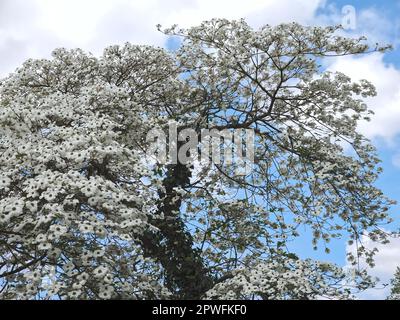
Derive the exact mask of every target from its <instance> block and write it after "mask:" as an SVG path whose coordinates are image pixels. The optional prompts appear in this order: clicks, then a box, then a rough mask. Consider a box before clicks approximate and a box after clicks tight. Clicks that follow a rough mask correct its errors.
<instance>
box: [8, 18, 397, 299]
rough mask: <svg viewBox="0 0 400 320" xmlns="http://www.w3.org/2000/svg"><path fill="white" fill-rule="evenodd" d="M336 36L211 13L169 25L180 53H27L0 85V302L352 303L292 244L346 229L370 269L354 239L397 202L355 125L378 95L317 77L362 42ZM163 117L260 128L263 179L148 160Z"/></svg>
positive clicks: (194, 124)
mask: <svg viewBox="0 0 400 320" xmlns="http://www.w3.org/2000/svg"><path fill="white" fill-rule="evenodd" d="M336 29H337V28H333V27H330V28H319V27H316V28H311V27H302V26H300V25H298V24H285V25H279V26H277V27H270V26H265V27H263V28H261V29H260V30H257V31H254V30H252V29H251V28H250V27H249V26H248V25H247V24H246V23H245V22H244V21H233V22H229V21H226V20H212V21H209V22H205V23H203V24H202V25H201V26H199V27H195V28H191V29H189V30H178V29H176V28H172V29H169V30H166V31H165V32H167V33H168V34H174V35H178V36H181V37H183V43H182V45H181V47H180V48H179V49H178V50H177V51H175V52H167V51H164V50H163V49H160V48H153V47H148V46H135V45H131V44H126V45H125V46H123V47H119V46H111V47H109V48H107V49H105V51H104V54H103V56H101V57H99V58H96V57H94V56H92V55H90V54H86V53H84V52H82V51H81V50H79V49H77V50H66V49H57V50H55V51H54V52H53V58H52V59H51V60H28V61H26V62H25V63H24V65H23V66H22V67H20V68H19V69H18V70H17V71H16V72H15V73H13V74H11V75H10V76H9V77H7V78H6V79H4V80H3V81H2V82H1V86H0V164H1V167H0V297H1V298H5V299H25V298H29V299H58V298H61V299H110V298H117V299H154V298H171V297H172V298H206V299H210V298H212V299H221V298H223V299H225V298H228V299H236V298H240V299H252V298H263V299H314V298H318V297H326V298H346V297H349V296H350V291H349V290H347V289H346V288H345V287H346V281H345V280H346V279H345V278H347V276H346V274H345V273H343V271H342V270H339V268H337V267H335V266H332V265H329V264H323V263H319V262H313V261H310V260H305V261H303V260H300V259H298V258H297V257H296V256H295V255H294V254H292V253H290V252H287V248H286V243H287V241H289V240H292V239H294V238H295V237H297V236H298V229H299V227H300V226H302V225H308V226H309V227H310V228H311V229H312V230H313V234H314V240H313V243H314V246H315V247H316V248H317V247H318V245H321V243H322V244H323V246H324V247H325V248H326V250H327V251H328V250H329V241H330V240H331V238H334V237H340V236H341V235H343V234H350V236H351V238H352V241H354V242H356V243H357V246H358V248H359V250H358V253H357V254H360V255H366V256H367V257H368V259H369V261H370V262H371V263H372V257H371V254H372V253H373V252H369V251H367V250H365V248H364V247H363V244H362V242H361V241H360V235H361V234H362V233H363V232H364V231H365V230H368V231H369V234H370V237H371V239H372V240H374V241H380V242H385V240H386V234H385V232H383V231H382V230H381V229H380V228H379V226H380V225H381V224H382V223H385V222H387V221H388V217H387V213H386V212H387V210H388V206H389V205H390V204H391V201H390V200H388V199H387V198H385V197H384V196H383V194H382V192H381V191H380V190H378V189H376V188H375V187H374V185H373V183H374V181H375V179H376V178H377V176H378V173H379V171H380V169H379V167H378V163H379V159H377V157H376V155H375V152H374V148H373V146H371V145H370V143H369V142H368V141H367V140H366V139H365V138H364V137H363V136H361V135H360V134H358V133H357V131H356V128H357V121H358V120H360V119H365V118H367V117H369V115H370V112H369V111H368V109H367V106H366V105H365V103H364V102H363V100H362V98H363V97H367V96H371V95H374V94H375V91H374V87H373V86H372V84H370V83H368V82H367V81H361V82H359V83H353V82H351V79H349V78H348V77H346V76H345V75H344V74H341V73H330V72H324V73H322V74H320V71H319V67H318V59H321V58H324V57H326V56H331V55H349V54H361V53H366V52H367V51H368V50H369V49H368V47H367V46H366V45H365V44H363V39H346V38H342V37H338V36H336V35H335V31H336ZM377 50H384V48H378V49H377ZM169 120H174V121H176V122H177V123H178V124H180V126H181V128H180V129H183V128H185V127H188V128H193V129H196V130H200V129H202V128H208V129H213V128H215V129H235V128H248V129H253V130H254V131H255V133H256V145H255V147H256V148H255V163H254V168H253V171H252V172H251V173H249V175H247V176H245V177H243V176H235V175H233V174H232V172H233V171H232V170H231V169H229V168H226V167H225V166H223V165H221V166H220V165H216V164H215V165H211V166H207V167H204V168H200V170H198V172H196V177H195V179H193V177H192V171H193V167H190V165H189V166H183V165H180V164H176V165H164V164H158V163H154V162H152V161H150V159H149V158H148V157H147V155H146V148H147V142H146V134H147V132H148V131H149V130H150V129H153V128H154V127H159V128H165V127H166V126H167V123H168V121H169ZM344 144H348V145H349V146H350V147H351V148H352V150H353V151H354V152H353V154H349V153H347V152H345V151H344V147H343V145H344ZM191 178H192V179H191ZM350 259H353V261H354V263H356V262H357V257H350ZM370 283H371V279H369V278H368V276H367V275H365V274H364V273H362V272H361V271H360V272H359V273H358V274H356V276H355V277H351V285H352V286H355V287H358V288H365V287H367V286H368V284H370Z"/></svg>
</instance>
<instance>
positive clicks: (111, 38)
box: [0, 0, 324, 76]
mask: <svg viewBox="0 0 400 320" xmlns="http://www.w3.org/2000/svg"><path fill="white" fill-rule="evenodd" d="M323 3H324V0H308V1H304V0H294V1H293V0H248V1H242V0H218V1H215V0H172V1H163V0H146V1H140V0H85V1H80V0H57V1H54V0H32V1H29V2H27V1H22V0H1V2H0V36H1V37H0V39H1V40H0V58H2V62H3V63H2V64H1V66H0V76H4V75H6V74H7V73H8V72H11V71H13V70H14V69H15V67H17V66H18V65H20V64H21V63H22V62H23V61H24V60H25V59H27V58H30V57H33V58H36V57H47V56H49V54H50V52H51V51H52V49H54V48H55V47H68V48H74V47H80V48H83V49H84V50H88V51H91V52H93V53H95V54H99V53H101V52H102V50H103V48H104V47H106V46H108V45H111V44H116V43H124V42H126V41H130V42H133V43H139V44H150V45H160V46H162V45H164V44H165V40H166V38H165V37H164V36H163V35H162V34H160V33H159V32H158V31H157V30H156V27H155V26H156V25H157V24H158V23H160V24H162V25H164V26H170V25H172V24H175V23H177V24H180V25H182V26H190V25H195V24H198V23H199V22H201V21H203V20H205V19H211V18H215V17H222V18H229V19H238V18H247V20H248V21H249V22H250V23H251V24H252V25H254V26H257V25H261V24H267V23H269V24H275V23H279V22H284V21H299V22H302V23H307V22H310V21H312V19H313V17H314V14H315V12H316V10H317V8H318V7H319V6H320V5H321V4H323Z"/></svg>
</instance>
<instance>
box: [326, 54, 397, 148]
mask: <svg viewBox="0 0 400 320" xmlns="http://www.w3.org/2000/svg"><path fill="white" fill-rule="evenodd" d="M329 70H332V71H340V72H343V73H345V74H346V75H348V76H350V77H351V78H352V79H353V80H354V81H356V80H360V79H367V80H369V81H371V82H372V83H373V84H374V85H375V86H376V89H377V93H378V95H377V96H376V97H372V98H368V99H366V100H365V101H366V103H367V104H368V106H369V107H370V108H371V109H372V110H373V111H374V112H375V115H373V116H372V121H371V122H362V123H360V126H359V129H360V131H361V132H362V133H363V134H365V135H366V136H367V137H369V138H379V137H380V138H384V139H385V140H386V141H387V142H389V143H392V142H393V141H392V140H393V139H394V137H395V136H396V135H397V134H400V126H399V121H400V70H398V69H396V68H395V67H394V66H393V65H391V64H386V63H385V62H384V61H383V55H382V54H380V53H374V54H369V55H366V56H361V57H350V56H347V57H340V58H337V59H335V60H334V61H333V63H332V64H331V65H330V66H329Z"/></svg>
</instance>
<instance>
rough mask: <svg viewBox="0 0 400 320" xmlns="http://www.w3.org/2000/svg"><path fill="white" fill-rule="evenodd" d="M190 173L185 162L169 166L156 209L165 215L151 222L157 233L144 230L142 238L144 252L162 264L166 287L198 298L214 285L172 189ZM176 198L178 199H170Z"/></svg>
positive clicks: (178, 295)
mask: <svg viewBox="0 0 400 320" xmlns="http://www.w3.org/2000/svg"><path fill="white" fill-rule="evenodd" d="M190 176H191V173H190V169H188V168H187V167H186V166H185V165H182V164H175V165H171V166H170V167H169V168H168V173H167V176H166V178H165V179H164V182H163V185H164V188H165V192H161V191H160V192H159V196H160V199H161V200H160V202H159V206H158V210H159V213H162V214H163V216H164V218H163V219H158V220H156V219H154V221H152V224H153V225H154V226H156V227H157V228H159V230H160V232H158V233H153V232H147V233H145V235H144V236H143V238H142V244H143V247H144V250H145V254H146V255H148V256H151V257H153V258H156V259H157V260H158V261H159V262H160V263H161V265H162V266H163V268H164V272H165V282H166V286H167V287H168V289H170V290H171V291H172V292H174V293H175V298H179V299H199V298H201V296H202V295H203V294H204V293H205V292H206V291H207V290H208V289H210V288H211V287H212V285H213V279H212V278H211V277H210V276H209V275H208V272H207V269H206V267H205V265H204V262H203V260H202V258H201V254H200V251H199V250H197V249H195V248H193V238H192V236H191V234H190V233H189V232H188V231H187V230H186V229H185V224H184V222H183V221H182V218H181V216H180V207H181V204H182V200H181V198H180V197H179V196H178V195H177V193H176V192H175V191H174V188H176V187H184V186H186V185H187V184H188V183H189V178H190ZM175 197H176V199H177V200H176V201H175V202H173V199H174V198H175Z"/></svg>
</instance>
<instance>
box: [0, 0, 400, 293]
mask: <svg viewBox="0 0 400 320" xmlns="http://www.w3.org/2000/svg"><path fill="white" fill-rule="evenodd" d="M345 6H352V7H353V8H354V10H355V28H354V30H352V29H348V30H346V33H347V34H348V35H350V36H356V35H366V36H367V37H368V38H369V39H370V41H371V43H375V42H379V43H382V44H385V43H391V44H393V45H394V50H393V51H391V52H388V53H385V54H384V55H383V56H382V55H371V56H368V57H362V58H348V59H346V58H344V59H336V60H335V59H333V60H331V61H330V62H328V63H327V65H326V68H328V69H330V70H338V71H343V72H345V73H346V74H348V75H350V76H351V77H352V78H354V80H357V79H358V78H367V79H368V80H371V81H372V82H373V83H374V84H375V85H376V86H377V90H378V97H376V98H374V99H371V100H369V101H368V104H369V105H370V107H371V108H372V109H373V110H374V111H375V113H376V115H375V117H374V118H373V120H372V122H370V123H368V124H363V125H361V126H360V130H361V131H362V132H363V133H364V134H365V135H367V136H368V137H369V138H370V139H372V141H373V142H374V144H375V145H376V146H377V148H378V152H379V155H380V157H381V159H382V161H383V162H382V165H383V168H384V173H383V174H382V176H381V177H380V179H379V181H378V182H377V184H378V186H379V187H381V188H382V189H383V191H384V192H385V193H386V194H387V195H388V196H390V197H391V198H392V199H395V200H397V201H399V202H400V183H399V181H400V0H383V1H372V0H353V1H352V0H335V1H333V0H247V1H243V0H218V1H216V0H170V1H163V0H146V1H144V0H143V1H142V0H57V1H54V0H30V1H29V2H28V1H25V0H0V61H1V63H0V77H2V76H5V75H7V74H8V73H9V72H12V71H13V70H14V69H15V68H16V67H17V66H18V65H20V64H21V63H22V62H23V61H24V60H26V59H27V58H35V57H37V58H42V57H49V55H50V52H51V51H52V49H54V48H56V47H67V48H75V47H80V48H83V49H84V50H86V51H90V52H92V53H94V54H96V55H98V54H100V53H101V52H102V50H103V48H104V47H106V46H108V45H111V44H121V43H124V42H126V41H129V42H132V43H138V44H152V45H158V46H163V47H171V46H173V45H174V43H173V41H174V40H171V39H168V38H166V37H165V36H164V35H162V34H160V33H158V32H157V30H156V27H155V26H156V25H157V24H158V23H161V24H162V25H164V26H170V25H172V24H174V23H177V24H179V25H181V26H184V27H187V26H190V25H194V24H198V23H199V22H201V21H202V20H205V19H210V18H214V17H221V18H228V19H238V18H246V19H247V21H248V22H249V23H250V24H251V25H253V26H254V27H258V26H260V25H262V24H266V23H268V24H277V23H280V22H291V21H297V22H300V23H303V24H308V25H327V24H340V23H342V21H343V17H344V14H343V12H342V8H343V7H345ZM391 214H392V216H393V217H394V218H395V219H397V223H394V224H393V225H391V226H389V227H387V229H390V230H395V229H396V228H398V227H399V226H400V205H397V206H394V207H393V208H392V210H391ZM301 240H302V241H297V242H296V244H295V245H293V249H295V250H296V251H298V252H299V253H300V254H301V256H303V257H307V256H311V257H314V258H319V259H323V260H329V261H333V262H336V263H338V264H340V265H345V264H346V261H345V255H346V241H345V240H346V239H342V240H338V241H335V242H333V244H332V246H331V249H332V253H331V254H329V255H326V254H324V253H321V252H320V251H318V252H314V251H313V250H312V248H311V244H310V239H309V237H308V236H307V234H306V235H305V236H303V237H302V239H301ZM347 250H351V249H347ZM389 252H390V253H389ZM396 265H400V242H396V241H393V242H392V244H390V245H389V246H388V247H385V248H381V252H380V253H379V254H378V256H377V268H376V269H375V270H372V273H373V274H376V275H378V276H380V277H382V278H383V279H384V280H387V279H389V278H390V277H391V275H392V274H393V270H394V268H395V266H396ZM385 294H386V291H382V290H379V291H376V292H373V291H371V292H369V293H368V295H366V297H370V298H382V297H384V295H385Z"/></svg>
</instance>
